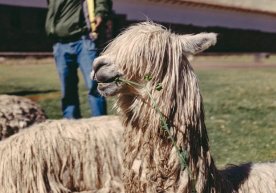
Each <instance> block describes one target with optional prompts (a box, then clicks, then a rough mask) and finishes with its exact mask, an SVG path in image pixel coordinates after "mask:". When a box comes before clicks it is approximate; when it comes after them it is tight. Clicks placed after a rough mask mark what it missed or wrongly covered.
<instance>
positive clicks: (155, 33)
mask: <svg viewBox="0 0 276 193" xmlns="http://www.w3.org/2000/svg"><path fill="white" fill-rule="evenodd" d="M215 43H216V34H215V33H201V34H197V35H178V34H174V33H171V32H170V31H169V30H166V29H165V28H164V27H162V26H160V25H157V24H154V23H151V22H143V23H140V24H136V25H134V26H131V27H129V28H128V29H126V30H125V31H124V32H122V33H121V34H120V35H119V36H118V37H117V38H115V39H114V40H113V41H112V42H111V43H110V44H109V45H108V47H107V48H106V49H105V51H104V52H103V53H102V55H101V56H100V57H98V58H97V59H96V60H95V61H94V64H93V67H94V74H93V77H94V78H95V79H96V80H97V81H98V82H99V85H98V90H99V92H100V93H101V94H102V95H104V96H111V95H116V94H119V95H120V96H128V97H133V100H132V103H133V102H135V100H136V99H138V98H142V99H144V101H145V100H147V96H146V94H145V90H144V89H143V88H134V87H131V86H129V85H127V84H124V83H118V82H116V81H115V80H116V78H117V77H122V78H123V79H126V80H131V81H134V82H137V83H139V84H147V86H148V88H154V87H155V86H156V84H157V83H161V84H162V86H163V88H164V89H163V90H162V91H161V92H155V91H152V94H153V96H154V97H155V98H156V99H157V100H158V101H157V103H158V102H161V101H163V103H164V102H165V103H167V104H165V105H162V104H158V105H160V108H161V110H162V112H163V113H164V114H165V115H166V112H168V111H169V109H168V108H167V109H166V108H165V107H164V108H162V106H166V107H168V106H170V108H173V106H178V105H182V104H180V103H183V100H189V97H192V96H191V95H190V94H189V93H188V92H189V91H192V90H197V81H196V78H195V76H194V73H193V70H192V68H191V66H190V64H189V62H188V60H187V57H186V56H187V55H188V54H196V53H199V52H201V51H203V50H205V49H207V48H209V47H210V46H212V45H214V44H215ZM146 75H150V76H151V77H152V79H151V81H149V82H146V81H145V78H144V77H145V76H146ZM190 80H191V81H192V82H189V81H190ZM193 81H194V82H193ZM177 95H178V96H179V97H182V99H181V98H179V97H177ZM184 95H185V96H186V98H185V96H184ZM134 98H135V99H134ZM168 103H174V104H168ZM133 106H134V105H133ZM131 108H135V107H131ZM132 110H133V109H132Z"/></svg>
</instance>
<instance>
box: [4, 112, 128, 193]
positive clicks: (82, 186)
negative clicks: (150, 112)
mask: <svg viewBox="0 0 276 193" xmlns="http://www.w3.org/2000/svg"><path fill="white" fill-rule="evenodd" d="M122 131H123V128H122V125H121V123H120V121H119V120H118V118H117V117H115V116H103V117H97V118H90V119H80V120H48V121H46V122H44V123H41V124H38V125H34V126H32V127H29V128H27V129H25V130H23V131H22V132H20V133H18V134H15V135H13V136H11V137H9V138H7V139H5V140H3V141H1V142H0V193H69V192H75V193H77V192H87V193H115V192H116V193H119V192H123V187H122V183H121V177H122V151H121V142H122V140H121V139H122V137H121V136H122Z"/></svg>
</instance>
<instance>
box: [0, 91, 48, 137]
mask: <svg viewBox="0 0 276 193" xmlns="http://www.w3.org/2000/svg"><path fill="white" fill-rule="evenodd" d="M45 120H46V115H45V113H44V112H43V110H42V109H41V107H40V106H39V105H38V104H36V103H35V102H34V101H32V100H30V99H27V98H24V97H18V96H11V95H0V140H2V139H4V138H7V137H9V136H10V135H13V134H14V133H17V132H18V131H19V130H21V129H23V128H26V127H29V126H31V125H33V124H35V123H40V122H43V121H45Z"/></svg>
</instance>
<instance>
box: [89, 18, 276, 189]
mask: <svg viewBox="0 0 276 193" xmlns="http://www.w3.org/2000/svg"><path fill="white" fill-rule="evenodd" d="M215 43H216V34H214V33H201V34H197V35H177V34H174V33H171V32H170V31H168V30H166V29H164V28H163V27H162V26H159V25H157V24H153V23H149V22H145V23H141V24H137V25H134V26H132V27H130V28H128V29H127V30H125V31H124V32H123V33H122V34H121V35H119V36H118V37H117V38H116V39H114V40H113V42H111V43H110V45H109V46H108V47H107V48H106V50H105V51H104V52H103V53H102V55H101V56H100V57H99V58H98V59H96V61H95V62H94V72H95V73H94V74H93V75H92V76H93V77H94V78H95V79H97V80H98V81H99V82H100V83H99V85H98V89H99V91H100V92H101V94H103V95H105V96H110V95H117V96H118V101H117V106H118V110H119V113H120V114H121V116H122V118H123V124H124V125H125V127H126V129H125V132H124V143H125V144H124V166H125V168H124V169H125V171H124V178H123V180H124V187H125V192H127V193H143V192H144V193H156V192H159V193H161V192H164V193H165V192H166V193H191V192H194V191H196V192H197V193H236V192H238V193H275V192H276V163H275V162H273V163H262V164H245V165H241V166H235V167H231V168H227V169H225V170H223V171H219V170H218V169H217V168H216V166H215V163H214V161H213V159H212V156H211V154H210V148H209V144H208V136H207V130H206V127H205V121H204V110H203V102H202V98H201V95H200V91H199V86H198V80H197V78H196V75H195V74H194V71H193V69H192V67H191V65H190V63H189V61H188V60H187V58H186V55H187V54H195V53H199V52H201V51H203V50H205V49H207V48H208V47H210V46H212V45H214V44H215ZM145 75H151V76H152V79H151V80H150V81H148V82H147V81H145V79H144V77H145ZM118 78H121V80H122V79H125V80H128V81H132V82H135V83H137V84H145V85H146V86H145V87H139V86H136V85H131V84H129V83H128V84H126V83H125V82H122V81H121V82H118V81H117V80H118ZM158 83H161V84H162V86H163V89H162V90H161V91H157V90H156V89H154V88H155V87H156V85H157V84H158ZM147 90H150V91H149V92H150V94H149V93H148V91H147ZM149 95H151V96H152V97H153V98H154V99H155V100H156V101H155V102H156V104H157V106H158V108H159V109H160V111H161V113H159V112H157V111H156V110H155V109H154V107H153V104H152V100H151V99H150V98H149ZM161 117H165V119H166V121H167V124H168V125H169V127H170V134H171V135H172V137H173V138H174V140H175V142H176V145H177V146H178V147H179V148H180V150H181V151H182V152H187V154H188V158H187V160H186V161H187V167H185V168H184V169H181V165H180V161H179V156H178V155H177V152H176V148H175V146H174V145H173V144H172V142H171V140H170V139H168V135H167V133H166V132H164V131H163V128H162V126H161V124H160V118H161Z"/></svg>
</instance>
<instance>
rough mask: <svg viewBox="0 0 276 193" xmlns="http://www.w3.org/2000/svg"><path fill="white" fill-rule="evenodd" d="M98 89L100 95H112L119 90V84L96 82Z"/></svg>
mask: <svg viewBox="0 0 276 193" xmlns="http://www.w3.org/2000/svg"><path fill="white" fill-rule="evenodd" d="M98 91H99V93H100V94H101V95H102V96H114V95H116V94H118V92H119V91H120V86H119V85H118V84H117V83H115V82H111V83H98Z"/></svg>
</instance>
